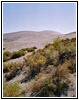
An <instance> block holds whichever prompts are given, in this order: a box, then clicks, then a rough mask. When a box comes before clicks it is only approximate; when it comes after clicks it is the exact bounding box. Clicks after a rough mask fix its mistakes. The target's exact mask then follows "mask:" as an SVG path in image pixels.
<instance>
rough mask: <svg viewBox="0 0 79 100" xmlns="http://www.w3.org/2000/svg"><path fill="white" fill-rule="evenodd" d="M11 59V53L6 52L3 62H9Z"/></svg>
mask: <svg viewBox="0 0 79 100" xmlns="http://www.w3.org/2000/svg"><path fill="white" fill-rule="evenodd" d="M10 57H11V52H9V51H6V52H4V54H3V62H5V61H8V60H9V59H10Z"/></svg>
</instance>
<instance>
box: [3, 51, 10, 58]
mask: <svg viewBox="0 0 79 100" xmlns="http://www.w3.org/2000/svg"><path fill="white" fill-rule="evenodd" d="M3 55H5V56H8V57H10V56H11V52H9V51H6V52H4V54H3Z"/></svg>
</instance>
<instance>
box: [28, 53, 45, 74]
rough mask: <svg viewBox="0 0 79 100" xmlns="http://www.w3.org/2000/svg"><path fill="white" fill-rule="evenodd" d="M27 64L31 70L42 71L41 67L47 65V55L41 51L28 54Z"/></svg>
mask: <svg viewBox="0 0 79 100" xmlns="http://www.w3.org/2000/svg"><path fill="white" fill-rule="evenodd" d="M27 65H28V66H30V69H31V70H33V71H35V72H38V71H40V68H41V67H44V65H45V57H44V56H43V55H40V54H39V53H36V54H34V55H31V56H28V58H27Z"/></svg>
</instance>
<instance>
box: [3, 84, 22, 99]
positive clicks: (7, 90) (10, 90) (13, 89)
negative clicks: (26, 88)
mask: <svg viewBox="0 0 79 100" xmlns="http://www.w3.org/2000/svg"><path fill="white" fill-rule="evenodd" d="M20 95H21V92H20V87H19V85H18V84H17V83H14V84H13V83H12V84H6V83H4V85H3V96H4V97H19V96H20Z"/></svg>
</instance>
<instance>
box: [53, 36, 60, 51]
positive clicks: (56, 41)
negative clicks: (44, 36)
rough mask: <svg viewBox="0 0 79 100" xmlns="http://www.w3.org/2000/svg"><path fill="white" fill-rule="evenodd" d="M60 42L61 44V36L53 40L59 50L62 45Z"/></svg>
mask: <svg viewBox="0 0 79 100" xmlns="http://www.w3.org/2000/svg"><path fill="white" fill-rule="evenodd" d="M60 44H61V39H60V38H59V37H57V38H56V39H55V40H54V42H53V46H54V48H55V49H57V50H58V49H59V47H60Z"/></svg>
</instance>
